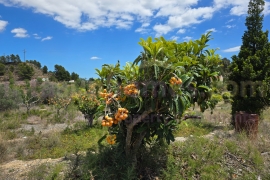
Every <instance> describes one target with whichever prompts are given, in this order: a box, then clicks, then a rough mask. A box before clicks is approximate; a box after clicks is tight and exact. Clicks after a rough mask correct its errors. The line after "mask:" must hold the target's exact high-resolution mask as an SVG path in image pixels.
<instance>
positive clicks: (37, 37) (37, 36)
mask: <svg viewBox="0 0 270 180" xmlns="http://www.w3.org/2000/svg"><path fill="white" fill-rule="evenodd" d="M33 36H34V38H35V39H41V37H40V36H39V35H38V34H37V33H35V34H33Z"/></svg>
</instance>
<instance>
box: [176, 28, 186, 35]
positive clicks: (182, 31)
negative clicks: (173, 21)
mask: <svg viewBox="0 0 270 180" xmlns="http://www.w3.org/2000/svg"><path fill="white" fill-rule="evenodd" d="M185 32H186V30H185V29H179V30H178V31H177V34H184V33H185Z"/></svg>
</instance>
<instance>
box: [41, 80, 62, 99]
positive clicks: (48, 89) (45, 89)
mask: <svg viewBox="0 0 270 180" xmlns="http://www.w3.org/2000/svg"><path fill="white" fill-rule="evenodd" d="M41 89H42V90H41V97H40V101H41V102H43V103H44V104H48V103H49V101H48V100H49V99H51V98H54V97H55V96H56V95H57V91H58V87H57V85H56V84H55V83H53V82H47V81H46V82H44V83H43V84H42V85H41Z"/></svg>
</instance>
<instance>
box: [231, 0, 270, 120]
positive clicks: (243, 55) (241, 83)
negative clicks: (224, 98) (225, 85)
mask: <svg viewBox="0 0 270 180" xmlns="http://www.w3.org/2000/svg"><path fill="white" fill-rule="evenodd" d="M264 4H265V2H264V0H250V2H249V5H248V15H247V17H246V23H245V25H246V27H247V30H246V31H245V32H244V35H243V36H242V45H241V48H240V52H239V54H238V55H237V56H236V55H234V56H232V63H231V65H230V71H231V74H230V76H229V80H230V81H231V84H234V87H233V89H234V90H236V91H235V94H234V96H233V103H232V114H233V115H234V114H235V112H236V111H245V112H247V113H256V114H259V115H261V113H262V111H263V109H264V108H266V107H267V106H268V105H269V104H270V103H269V97H270V95H269V93H268V92H269V90H268V87H270V86H269V82H270V81H269V80H270V44H269V42H268V30H267V31H265V32H263V30H262V28H263V18H264V15H263V14H262V12H263V10H264ZM232 82H233V83H232ZM236 84H237V86H238V89H237V88H236V87H237V86H236Z"/></svg>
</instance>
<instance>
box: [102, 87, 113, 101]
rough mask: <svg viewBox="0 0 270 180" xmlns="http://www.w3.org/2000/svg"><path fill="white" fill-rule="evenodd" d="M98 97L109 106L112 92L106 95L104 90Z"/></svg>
mask: <svg viewBox="0 0 270 180" xmlns="http://www.w3.org/2000/svg"><path fill="white" fill-rule="evenodd" d="M99 95H100V96H101V97H102V98H105V99H106V104H107V105H108V104H110V103H111V102H112V96H113V92H110V93H107V90H106V89H104V90H103V92H100V93H99Z"/></svg>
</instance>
